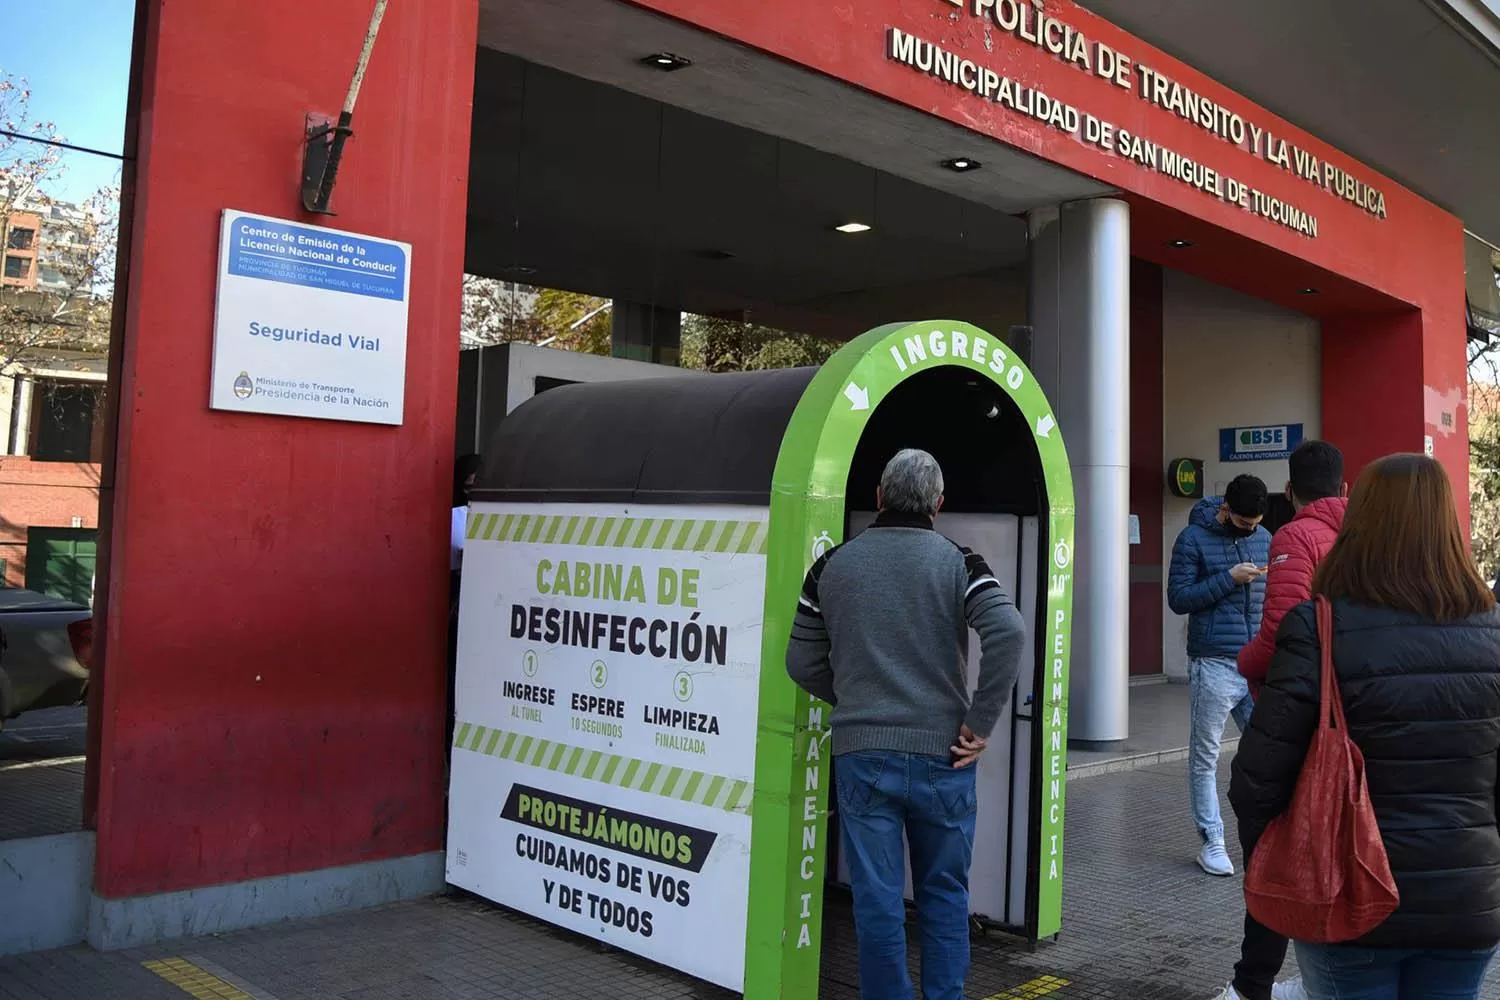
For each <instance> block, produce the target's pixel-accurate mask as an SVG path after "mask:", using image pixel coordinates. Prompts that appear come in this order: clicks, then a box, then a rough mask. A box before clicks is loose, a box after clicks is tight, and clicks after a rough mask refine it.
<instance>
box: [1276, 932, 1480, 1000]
mask: <svg viewBox="0 0 1500 1000" xmlns="http://www.w3.org/2000/svg"><path fill="white" fill-rule="evenodd" d="M1494 957H1495V949H1493V948H1489V949H1486V950H1484V951H1462V950H1448V949H1438V948H1434V949H1429V950H1425V951H1419V950H1407V949H1400V948H1356V947H1353V946H1352V945H1323V944H1302V943H1300V942H1299V943H1298V944H1297V967H1298V968H1299V969H1301V970H1302V985H1303V987H1304V988H1305V989H1306V990H1307V995H1308V997H1309V998H1310V1000H1474V998H1475V997H1477V996H1479V987H1480V985H1481V984H1482V983H1483V982H1484V973H1485V970H1487V969H1488V968H1489V964H1490V960H1491V959H1492V958H1494Z"/></svg>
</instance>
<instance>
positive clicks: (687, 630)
mask: <svg viewBox="0 0 1500 1000" xmlns="http://www.w3.org/2000/svg"><path fill="white" fill-rule="evenodd" d="M766 539H767V511H766V510H765V509H764V508H751V507H720V506H714V507H656V506H649V507H648V506H643V507H633V508H624V507H612V506H601V505H582V504H476V505H474V507H473V508H472V509H471V514H470V520H469V531H468V538H467V540H466V542H465V548H464V569H463V589H462V594H461V596H460V605H459V642H458V676H457V680H456V694H455V698H456V712H457V716H458V718H457V730H456V732H455V735H454V749H453V762H452V771H451V775H452V777H451V782H452V784H451V789H450V795H449V827H448V829H449V834H448V862H447V875H448V881H449V882H451V883H452V884H454V885H456V886H459V887H461V888H464V889H468V890H470V891H472V892H475V893H478V894H479V895H481V896H485V897H486V898H489V899H492V900H494V901H496V902H498V903H502V904H504V905H506V906H510V907H513V908H515V909H518V910H521V911H523V912H525V913H529V914H532V915H533V916H536V917H539V918H541V919H543V920H546V921H549V922H551V923H554V924H557V925H559V926H562V927H565V928H567V929H569V930H572V931H576V932H578V933H581V934H586V935H589V936H591V937H594V938H598V939H600V940H604V941H608V942H609V943H610V944H612V945H614V946H616V947H619V948H622V949H625V950H627V951H632V952H635V953H637V954H640V955H643V956H645V957H647V958H650V959H653V960H655V961H658V962H661V963H663V964H665V965H669V966H671V967H673V968H676V969H680V970H682V971H684V972H687V973H689V974H691V975H694V976H698V977H699V978H702V979H706V980H708V981H710V982H713V983H716V984H718V985H721V986H724V987H726V988H728V989H732V990H740V989H742V987H743V976H744V957H745V928H746V913H747V905H748V901H749V880H750V806H751V801H752V796H753V793H754V783H755V774H754V771H755V744H756V724H757V708H758V703H759V695H760V691H759V686H760V657H761V632H762V613H763V611H762V609H763V604H764V599H765V569H766V558H765V544H766Z"/></svg>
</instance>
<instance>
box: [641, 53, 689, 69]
mask: <svg viewBox="0 0 1500 1000" xmlns="http://www.w3.org/2000/svg"><path fill="white" fill-rule="evenodd" d="M641 62H643V63H645V64H646V65H647V66H650V67H651V68H652V69H659V70H661V71H662V72H663V73H675V72H677V71H678V70H680V69H687V68H688V67H689V66H691V65H692V64H693V61H692V60H691V59H688V58H687V57H685V56H679V55H675V54H673V53H671V52H654V53H652V54H651V55H649V56H646V57H645V58H643V59H642V60H641Z"/></svg>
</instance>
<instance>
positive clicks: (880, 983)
mask: <svg viewBox="0 0 1500 1000" xmlns="http://www.w3.org/2000/svg"><path fill="white" fill-rule="evenodd" d="M876 499H877V506H878V509H879V515H878V516H877V517H876V519H875V523H874V525H873V526H872V527H871V528H870V529H869V530H867V531H865V532H864V533H862V534H860V535H859V536H858V537H856V538H855V539H853V540H852V541H849V542H847V543H845V544H844V545H840V546H838V547H836V548H834V549H833V550H832V551H830V552H828V553H826V554H825V555H824V556H823V557H822V558H820V559H819V560H818V561H817V562H816V563H814V564H813V567H812V569H811V570H809V571H808V573H807V578H806V580H805V581H804V583H803V585H802V594H801V596H800V598H799V600H798V602H797V614H796V618H795V621H794V622H793V625H792V635H791V643H790V645H789V646H788V647H787V673H788V674H790V675H791V678H792V680H793V681H795V682H796V683H797V685H798V686H799V687H801V688H802V689H803V690H805V691H807V692H808V693H809V694H811V695H813V696H814V697H816V698H821V699H822V700H824V701H826V702H828V703H830V704H831V705H833V715H832V726H833V753H834V757H835V760H834V782H835V786H836V790H837V795H838V812H839V823H840V827H841V828H842V831H843V846H844V853H845V856H846V857H847V859H848V863H849V878H850V883H851V888H852V889H853V893H854V925H855V934H856V937H857V938H858V941H859V986H860V996H861V997H862V998H863V1000H910V997H911V996H912V988H911V978H910V976H909V975H908V973H907V968H906V931H905V924H906V909H905V892H904V889H905V885H904V883H905V879H906V869H905V858H904V857H903V856H902V845H901V837H902V834H903V832H904V833H905V835H906V839H907V842H908V844H909V845H910V848H911V867H912V884H913V886H914V887H915V893H916V904H917V916H918V919H919V921H920V924H921V935H922V938H921V939H922V996H923V998H924V1000H963V991H964V980H965V978H966V977H967V975H968V971H969V862H970V860H971V858H972V855H973V850H974V817H975V810H976V794H975V778H974V772H975V768H974V763H975V762H976V761H977V760H978V758H979V755H980V754H981V753H983V752H984V749H985V745H986V740H987V739H988V737H989V735H990V731H991V730H992V729H994V727H995V723H996V722H997V721H998V720H999V718H1000V714H1001V712H1002V711H1003V710H1004V709H1005V706H1006V703H1007V702H1008V701H1009V700H1010V695H1011V691H1012V690H1013V689H1014V687H1015V683H1016V677H1017V675H1018V674H1019V672H1020V669H1021V649H1022V646H1023V640H1024V635H1025V626H1024V624H1023V622H1022V619H1021V615H1020V613H1019V612H1018V611H1017V610H1016V606H1015V604H1014V603H1013V602H1012V601H1011V599H1010V598H1009V597H1008V596H1007V595H1006V593H1005V591H1004V590H1003V589H1002V588H1001V586H1000V583H999V582H998V581H997V580H996V579H995V577H994V576H993V575H992V574H991V573H990V570H989V567H988V566H986V565H985V563H984V560H983V559H982V558H981V557H980V556H979V555H977V554H976V553H973V552H970V551H968V550H967V549H964V548H961V547H960V546H958V545H956V544H955V543H953V542H952V541H949V540H948V539H947V538H944V537H943V536H942V535H940V534H938V533H937V532H936V531H934V530H933V519H934V518H935V517H936V516H937V512H938V510H939V508H941V507H942V504H943V473H942V470H941V469H940V468H939V467H938V464H937V461H936V460H934V459H933V457H932V456H931V455H929V454H927V453H926V452H924V451H917V450H914V449H909V450H906V451H902V452H900V453H898V454H897V455H896V457H894V458H892V459H891V461H890V463H889V464H888V465H887V466H886V467H885V472H884V474H883V475H882V476H881V479H880V490H879V493H878V494H877V498H876ZM971 628H972V629H974V631H976V632H977V633H978V634H979V648H980V662H979V683H978V687H977V690H976V691H975V693H974V696H973V698H972V699H971V698H970V697H969V684H968V678H967V676H966V674H967V669H966V668H967V664H966V657H967V651H968V645H969V643H968V632H969V629H971Z"/></svg>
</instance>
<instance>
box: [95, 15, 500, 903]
mask: <svg viewBox="0 0 1500 1000" xmlns="http://www.w3.org/2000/svg"><path fill="white" fill-rule="evenodd" d="M143 2H144V3H145V6H146V12H145V17H144V24H145V28H144V36H143V39H142V42H141V44H142V46H143V54H142V67H143V70H142V72H143V75H142V79H141V81H140V85H139V88H138V92H139V94H140V97H141V107H140V118H139V127H140V134H139V139H140V161H139V164H138V172H137V176H136V181H137V188H136V192H137V201H136V204H135V212H134V218H133V225H132V226H131V229H130V231H129V234H128V238H129V241H130V244H131V249H132V250H133V251H134V253H133V266H132V268H131V273H130V278H129V286H128V295H129V308H128V314H127V318H126V321H125V329H124V337H123V342H122V344H121V347H120V351H121V353H122V357H121V358H120V361H119V367H120V381H119V392H120V399H121V403H120V407H119V410H120V412H119V444H118V448H119V450H118V455H117V462H116V465H115V466H114V469H113V472H114V485H115V487H116V489H115V491H114V494H113V497H114V499H113V508H112V510H111V511H110V515H111V519H112V527H113V539H112V549H111V552H110V575H109V587H110V593H109V608H110V613H109V617H108V622H107V637H106V641H107V646H108V653H107V678H106V681H105V683H104V690H103V694H102V696H101V698H100V702H99V703H98V704H97V705H96V710H97V712H98V714H100V715H101V716H102V733H101V740H100V745H101V758H100V760H99V762H98V767H97V775H98V780H99V789H98V806H99V809H98V842H97V845H98V846H97V851H98V858H97V866H96V871H95V879H96V888H97V891H98V892H99V893H100V894H102V895H104V896H108V897H117V896H125V895H132V894H141V893H151V892H160V891H164V890H172V889H179V888H184V887H189V886H201V885H207V884H213V883H220V882H228V881H234V880H239V879H246V878H252V877H256V876H261V875H267V874H276V873H284V872H293V871H299V870H308V869H316V868H322V867H327V866H331V865H340V864H347V863H352V862H358V861H366V860H372V859H378V858H386V857H392V856H399V855H406V854H411V853H415V852H420V851H427V850H433V849H437V848H439V847H440V846H441V843H440V838H441V830H442V799H443V782H442V773H443V745H442V744H443V725H444V720H443V709H444V648H445V624H446V614H447V558H448V556H447V550H446V548H445V544H446V542H445V540H446V535H447V530H448V529H447V517H448V515H447V508H448V503H449V496H448V494H449V489H450V486H449V476H450V469H451V462H452V448H453V419H454V416H453V415H454V405H455V386H456V377H457V326H458V319H459V289H460V280H461V275H462V271H463V251H464V217H465V198H466V184H467V171H468V137H469V121H470V104H471V101H472V96H473V53H474V47H475V36H476V29H477V9H476V0H422V2H421V3H420V4H417V3H395V4H392V5H391V6H390V9H389V11H388V13H387V15H386V18H385V23H384V26H383V28H382V30H381V34H380V37H379V41H378V43H377V44H376V47H375V50H374V57H373V59H372V61H371V64H370V68H369V73H368V76H367V77H366V79H365V83H364V89H363V91H362V93H361V95H360V104H359V108H358V110H357V112H356V115H355V120H354V127H355V132H356V135H355V138H354V139H353V140H351V141H350V143H349V146H348V149H347V153H346V157H345V160H344V165H343V168H342V170H341V171H340V173H339V181H338V187H337V190H336V192H335V195H334V207H335V208H336V210H337V211H338V213H339V214H338V216H337V217H336V218H333V219H331V220H327V219H325V220H317V221H320V222H321V223H322V224H325V225H332V226H334V227H337V228H346V229H350V230H354V231H359V232H365V233H371V234H374V235H378V236H383V237H389V238H392V239H398V240H404V241H407V242H409V243H411V244H412V248H413V249H412V279H411V306H410V333H409V348H408V373H407V384H406V421H405V424H404V425H403V426H401V427H399V428H385V427H374V426H366V425H355V424H344V423H323V422H318V421H311V420H292V419H278V418H269V417H258V416H240V415H229V414H223V413H218V412H211V411H210V410H208V408H207V399H208V378H209V364H210V342H211V336H212V326H213V308H214V270H215V263H216V257H217V250H218V232H219V222H220V213H221V211H222V210H223V209H225V208H231V207H232V208H237V209H244V210H248V211H255V212H262V213H266V214H269V215H276V216H282V217H287V218H296V217H298V209H297V204H298V203H297V184H298V179H299V175H300V169H301V136H302V130H303V116H304V114H305V113H307V112H309V111H316V112H322V113H336V112H337V111H338V108H339V105H340V104H341V102H342V100H343V96H344V93H345V90H346V89H347V87H348V84H349V77H350V73H351V72H352V70H353V67H354V63H355V58H356V56H357V54H358V52H359V47H360V43H361V42H362V40H363V37H364V33H365V29H366V27H367V24H368V18H369V15H370V10H371V6H372V5H371V4H370V3H369V2H368V0H322V2H320V3H318V4H317V5H316V8H317V10H316V16H315V17H313V16H311V14H310V10H311V8H310V7H309V5H308V4H307V3H305V2H302V0H261V2H259V3H255V4H222V3H168V2H165V0H143ZM309 221H312V220H309Z"/></svg>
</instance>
